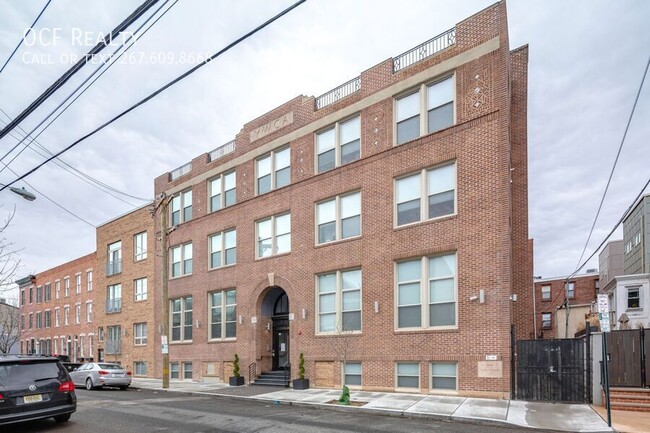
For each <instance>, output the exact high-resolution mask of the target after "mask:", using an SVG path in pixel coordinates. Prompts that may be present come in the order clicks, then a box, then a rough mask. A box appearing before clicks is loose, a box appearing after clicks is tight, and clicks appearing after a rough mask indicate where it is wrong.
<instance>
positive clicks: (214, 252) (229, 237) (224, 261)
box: [210, 229, 237, 269]
mask: <svg viewBox="0 0 650 433" xmlns="http://www.w3.org/2000/svg"><path fill="white" fill-rule="evenodd" d="M235 263H237V231H236V230H235V229H231V230H226V231H225V232H221V233H217V234H214V235H212V236H210V269H214V268H220V267H222V266H228V265H234V264H235Z"/></svg>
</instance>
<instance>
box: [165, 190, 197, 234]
mask: <svg viewBox="0 0 650 433" xmlns="http://www.w3.org/2000/svg"><path fill="white" fill-rule="evenodd" d="M170 207H171V219H170V222H171V224H170V226H172V227H173V226H177V225H179V224H180V223H184V222H186V221H189V220H191V219H192V190H191V189H190V190H188V191H184V192H181V193H179V194H176V195H174V196H173V197H172V201H171V206H170Z"/></svg>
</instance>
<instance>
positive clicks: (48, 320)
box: [43, 310, 52, 328]
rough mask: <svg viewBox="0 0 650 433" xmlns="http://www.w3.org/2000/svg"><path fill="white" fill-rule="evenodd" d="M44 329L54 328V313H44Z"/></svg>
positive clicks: (48, 311) (47, 311) (49, 311)
mask: <svg viewBox="0 0 650 433" xmlns="http://www.w3.org/2000/svg"><path fill="white" fill-rule="evenodd" d="M43 327H44V328H51V327H52V311H51V310H45V311H44V312H43Z"/></svg>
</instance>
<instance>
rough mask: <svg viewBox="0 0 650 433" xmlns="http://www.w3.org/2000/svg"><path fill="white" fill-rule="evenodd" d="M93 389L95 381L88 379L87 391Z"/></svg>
mask: <svg viewBox="0 0 650 433" xmlns="http://www.w3.org/2000/svg"><path fill="white" fill-rule="evenodd" d="M93 388H94V386H93V380H92V379H91V378H88V379H86V389H87V390H89V391H90V390H91V389H93Z"/></svg>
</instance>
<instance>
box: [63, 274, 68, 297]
mask: <svg viewBox="0 0 650 433" xmlns="http://www.w3.org/2000/svg"><path fill="white" fill-rule="evenodd" d="M63 290H64V291H65V297H66V298H67V297H68V296H70V277H65V278H64V279H63Z"/></svg>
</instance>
